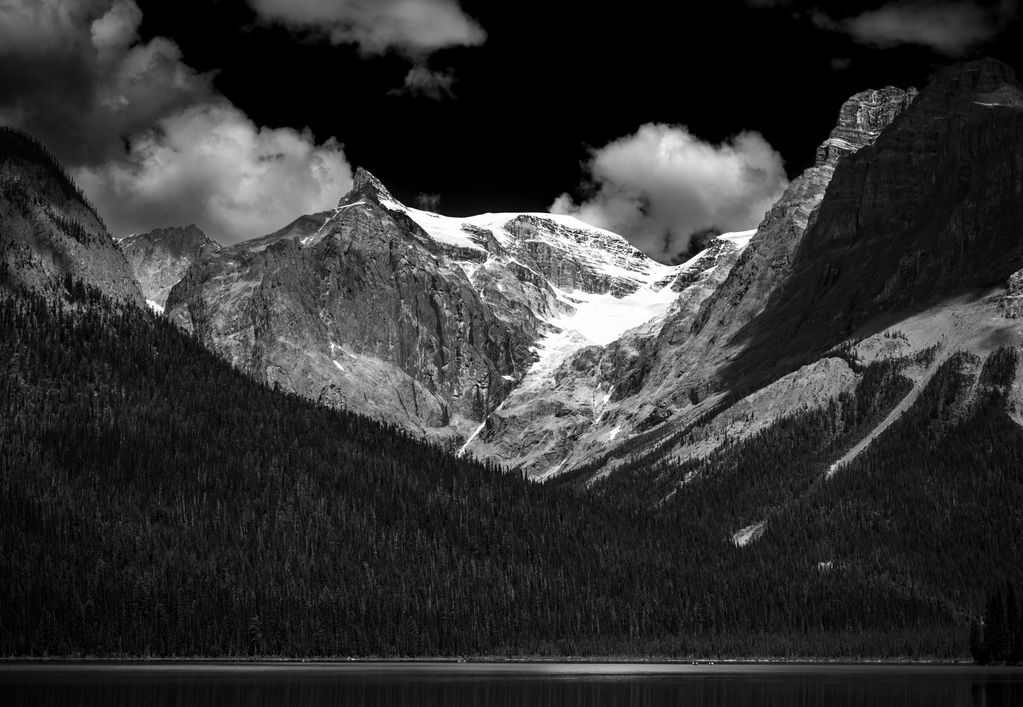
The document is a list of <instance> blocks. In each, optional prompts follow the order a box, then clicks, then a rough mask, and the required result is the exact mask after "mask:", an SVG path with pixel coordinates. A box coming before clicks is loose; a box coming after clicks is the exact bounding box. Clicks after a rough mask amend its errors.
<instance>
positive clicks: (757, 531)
mask: <svg viewBox="0 0 1023 707" xmlns="http://www.w3.org/2000/svg"><path fill="white" fill-rule="evenodd" d="M766 529H767V521H766V520H762V521H759V522H757V523H754V524H753V525H747V526H746V527H745V528H743V529H742V530H738V531H736V532H735V533H733V534H732V542H733V543H734V544H735V546H736V547H746V546H747V545H749V544H750V543H753V542H756V541H757V540H759V539H760V536H761V535H763V534H764V530H766Z"/></svg>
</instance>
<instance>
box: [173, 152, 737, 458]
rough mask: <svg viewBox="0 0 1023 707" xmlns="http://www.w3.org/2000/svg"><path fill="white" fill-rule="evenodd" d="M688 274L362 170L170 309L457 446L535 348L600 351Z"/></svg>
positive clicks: (241, 349) (573, 232) (309, 382)
mask: <svg viewBox="0 0 1023 707" xmlns="http://www.w3.org/2000/svg"><path fill="white" fill-rule="evenodd" d="M725 242H727V239H726V241H722V243H725ZM715 247H716V248H720V247H723V246H721V245H717V246H715ZM731 247H735V244H734V243H732V244H731ZM699 262H700V263H704V264H705V265H706V266H707V267H708V268H710V267H713V265H711V264H710V263H709V262H708V261H707V260H706V259H704V260H699ZM692 270H693V265H690V264H683V265H682V266H675V267H671V266H665V265H661V264H659V263H656V262H655V261H653V260H651V259H649V258H647V257H646V256H645V255H643V254H642V253H641V252H639V251H638V250H636V249H635V248H633V247H632V246H631V245H629V244H628V242H627V241H625V239H623V238H621V237H620V236H618V235H616V234H613V233H610V232H608V231H602V230H600V229H595V228H592V227H590V226H588V225H586V224H583V223H582V222H580V221H577V220H576V219H573V218H571V217H566V216H552V215H549V214H514V213H513V214H483V215H480V216H475V217H469V218H465V219H458V218H451V217H444V216H440V215H439V214H434V213H430V212H425V211H421V210H417V209H412V208H409V207H406V206H405V205H403V204H401V203H400V202H398V201H397V200H396V199H394V197H393V196H392V195H391V194H390V192H389V191H388V190H387V189H386V188H385V187H384V186H383V185H382V184H381V183H380V182H379V181H378V180H377V179H376V178H375V177H373V176H372V175H371V174H370V173H369V172H367V171H366V170H359V171H358V172H357V173H356V178H355V184H354V186H353V188H352V190H351V191H350V192H349V193H348V194H346V195H345V196H344V197H343V198H342V199H341V201H340V202H339V203H338V206H337V207H336V208H335V209H333V210H332V211H328V212H323V213H320V214H311V215H309V216H304V217H302V218H300V219H298V220H296V221H295V222H293V223H292V224H290V225H289V226H287V227H285V228H284V229H281V230H280V231H278V232H276V233H274V234H270V235H268V236H264V237H261V238H256V239H253V240H250V241H244V242H242V243H239V244H235V245H232V246H229V247H226V248H223V249H222V250H220V251H217V252H209V253H206V254H205V255H204V256H203V257H202V258H200V259H199V260H198V261H197V262H196V263H194V264H193V265H192V266H191V267H190V268H189V269H188V271H187V272H186V273H185V275H184V277H183V278H182V280H181V282H180V283H179V284H177V285H176V286H174V287H173V289H172V290H171V293H170V296H169V297H168V301H167V314H168V316H170V317H171V318H172V319H173V320H174V321H177V322H178V323H180V324H181V325H182V326H184V327H186V328H188V329H190V330H192V331H194V332H195V333H196V334H198V335H199V336H200V338H201V339H202V340H203V341H205V342H206V343H207V344H208V345H209V346H210V347H211V348H212V349H213V350H215V351H217V352H218V353H220V354H221V355H223V356H225V357H226V358H228V359H229V360H230V361H232V362H233V363H235V364H236V365H239V366H240V367H242V368H243V369H245V370H247V371H249V372H250V373H251V374H252V375H254V376H255V377H257V378H259V379H261V380H266V381H268V382H270V383H273V384H277V385H280V386H282V387H283V388H285V389H287V390H293V391H295V392H299V393H301V394H303V395H306V396H307V397H310V398H313V399H315V400H318V401H320V402H322V403H324V404H327V405H335V406H344V407H348V408H351V409H353V410H356V411H359V412H365V413H367V414H369V415H371V416H374V417H377V418H379V419H383V420H386V421H389V422H392V423H394V424H397V425H399V426H401V427H404V428H406V429H409V430H411V431H413V432H415V433H416V434H422V435H426V436H428V437H430V438H432V439H437V440H447V441H449V442H450V443H451V444H452V445H462V444H463V443H464V442H465V440H466V439H467V438H469V437H471V436H472V434H473V432H474V431H475V430H477V429H478V426H479V425H480V423H482V421H483V420H484V419H485V418H486V416H487V415H489V414H490V413H491V412H493V411H494V410H495V409H496V408H497V407H498V406H499V405H500V404H501V403H502V402H503V401H504V399H505V398H506V397H507V396H508V394H509V393H510V392H511V391H512V390H513V389H515V388H516V387H517V386H518V384H519V383H520V382H521V381H522V380H523V378H524V377H525V376H526V375H527V373H529V371H531V370H532V369H533V368H534V366H535V365H536V364H538V363H539V364H541V365H546V364H547V363H549V361H548V358H549V355H548V354H550V351H551V347H549V346H545V345H541V342H546V341H548V340H549V339H551V338H552V337H554V338H557V337H561V338H560V339H559V341H560V343H559V344H558V347H557V348H558V352H559V353H558V354H557V355H559V356H564V355H567V354H568V353H569V352H571V351H574V350H576V349H578V348H581V347H583V346H587V345H593V344H605V343H607V342H608V341H610V340H611V339H613V338H615V337H616V336H617V335H618V334H620V333H621V332H624V331H625V330H627V329H630V328H632V327H633V326H636V325H639V324H642V323H644V322H646V321H648V320H649V319H651V318H652V317H654V316H657V315H659V314H660V313H662V312H664V311H666V310H667V309H668V308H669V307H670V306H671V303H672V302H673V301H674V300H675V299H676V298H677V294H678V293H677V292H675V290H674V289H673V287H675V286H678V283H679V282H680V281H679V277H680V276H682V277H691V276H692V273H691V271H692ZM545 352H546V353H545ZM559 360H560V359H559Z"/></svg>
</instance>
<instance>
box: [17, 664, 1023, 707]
mask: <svg viewBox="0 0 1023 707" xmlns="http://www.w3.org/2000/svg"><path fill="white" fill-rule="evenodd" d="M541 670H543V671H544V673H545V674H544V673H538V672H537V671H536V669H535V668H534V669H532V670H512V671H509V672H495V671H494V670H492V669H487V668H481V667H479V666H473V667H468V668H465V669H462V670H458V669H452V668H451V667H441V668H439V669H427V668H422V667H419V668H413V669H402V668H394V667H384V668H370V669H359V668H357V667H356V668H343V669H338V668H336V667H333V668H314V669H304V668H285V667H282V666H276V667H270V668H267V667H264V668H258V667H250V668H226V667H225V668H219V669H218V668H211V667H209V666H200V667H191V668H190V667H187V666H181V667H176V668H173V669H166V668H157V669H140V668H123V669H103V670H88V669H82V668H75V669H55V670H53V669H51V670H47V669H40V668H30V669H18V668H11V667H8V668H5V669H3V670H0V704H2V705H19V706H21V705H24V706H25V707H32V706H35V705H39V706H46V707H58V706H59V707H66V706H68V705H74V706H75V707H89V706H92V705H96V706H97V707H128V706H129V705H131V706H132V707H164V706H166V707H185V706H191V705H194V706H196V707H214V706H218V707H220V706H227V707H299V706H301V707H321V706H323V707H325V706H327V705H330V706H332V707H333V706H341V705H344V706H346V707H348V706H350V707H397V706H399V705H401V706H402V707H440V706H441V705H443V706H444V707H463V706H464V707H512V706H515V707H518V706H520V705H530V706H531V707H584V706H585V707H609V706H611V705H614V706H616V707H617V706H619V705H622V706H625V705H627V706H629V707H662V706H666V705H672V706H674V705H679V706H692V707H712V706H713V707H747V706H752V705H757V706H758V707H774V706H778V707H782V706H784V707H808V706H810V705H814V706H818V705H820V706H827V707H868V706H876V705H884V706H885V707H889V706H891V707H915V706H917V705H920V706H923V705H927V706H938V707H942V706H949V707H952V706H955V707H960V706H967V705H968V706H970V707H1009V706H1012V707H1018V706H1019V705H1023V672H1021V671H1018V670H1010V669H1001V670H999V669H991V670H977V669H972V668H965V667H964V668H954V667H953V668H940V667H927V668H891V667H844V668H842V667H837V668H830V667H820V668H783V667H777V666H775V667H769V668H764V667H762V666H751V667H749V668H742V667H734V666H733V667H729V668H724V667H723V668H721V669H717V670H715V669H704V670H702V671H693V670H688V671H685V670H679V671H677V672H675V673H673V674H656V673H648V674H636V673H632V672H628V671H627V670H626V671H622V670H620V669H619V670H617V672H616V673H615V674H612V675H604V674H599V673H598V672H597V671H593V672H589V673H584V674H578V673H576V672H574V671H573V670H572V669H571V668H570V669H568V670H557V669H553V670H552V669H551V668H550V667H544V668H541Z"/></svg>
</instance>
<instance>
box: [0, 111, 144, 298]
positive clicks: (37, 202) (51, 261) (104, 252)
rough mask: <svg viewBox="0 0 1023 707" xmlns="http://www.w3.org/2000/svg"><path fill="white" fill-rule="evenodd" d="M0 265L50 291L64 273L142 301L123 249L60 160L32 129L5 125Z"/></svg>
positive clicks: (0, 163) (56, 290)
mask: <svg viewBox="0 0 1023 707" xmlns="http://www.w3.org/2000/svg"><path fill="white" fill-rule="evenodd" d="M0 267H2V268H3V270H4V272H5V278H0V280H3V279H7V280H8V281H9V283H11V284H13V285H15V286H17V287H26V288H29V289H33V290H35V291H36V292H38V293H40V294H42V295H44V296H46V297H48V298H51V299H55V298H62V297H64V295H65V294H66V289H65V286H64V281H65V278H66V277H68V276H70V277H71V279H72V280H77V281H82V282H85V283H88V284H90V285H92V286H94V287H97V288H99V290H100V291H102V292H103V293H104V294H106V295H107V296H109V297H111V298H113V299H115V300H119V301H122V302H129V303H131V304H134V305H139V306H142V304H143V300H142V294H141V293H140V292H139V288H138V285H137V284H136V283H135V280H134V278H133V277H132V275H131V269H130V268H129V267H128V263H127V261H126V260H125V259H124V255H123V254H122V253H121V251H120V250H118V249H117V246H116V245H115V244H114V241H113V239H112V238H111V237H110V234H109V233H108V232H107V229H106V227H105V226H104V225H103V222H102V221H101V220H100V218H99V216H97V214H96V211H95V209H93V207H92V206H91V205H90V204H89V203H88V202H87V201H86V200H85V197H84V196H83V195H82V193H81V192H80V191H79V189H78V187H77V186H75V184H74V183H73V182H72V181H71V179H70V178H69V177H68V176H67V174H66V173H65V172H64V170H63V168H62V167H61V166H60V165H59V164H58V163H57V162H56V160H55V159H54V158H53V157H52V156H51V155H50V154H49V153H47V152H46V150H45V149H44V148H43V147H42V146H41V145H39V144H38V143H37V142H35V140H33V139H32V138H31V137H29V136H28V135H26V134H24V133H21V132H19V131H16V130H12V129H9V128H0Z"/></svg>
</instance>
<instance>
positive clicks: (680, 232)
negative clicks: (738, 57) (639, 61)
mask: <svg viewBox="0 0 1023 707" xmlns="http://www.w3.org/2000/svg"><path fill="white" fill-rule="evenodd" d="M585 170H586V178H587V184H586V190H587V192H588V196H586V197H585V198H583V199H582V200H580V201H576V200H574V199H573V198H572V197H571V196H570V195H568V194H562V195H561V196H559V197H558V198H557V199H555V201H554V203H553V204H551V206H550V210H551V211H552V212H553V213H561V214H572V215H574V216H576V217H577V218H579V219H581V220H583V221H586V222H587V223H590V224H592V225H594V226H598V227H600V228H606V229H608V230H611V231H615V232H617V233H620V234H622V235H623V236H625V237H627V238H628V239H629V240H630V241H631V242H632V243H633V244H634V245H635V246H636V247H637V248H639V249H640V250H642V251H644V252H646V253H647V254H648V255H650V256H651V257H654V258H657V259H659V260H665V261H666V260H670V259H671V258H672V257H673V256H675V255H677V254H678V253H680V252H684V251H685V250H687V248H688V246H689V240H690V238H691V236H692V235H693V234H694V233H698V232H700V231H704V230H706V229H718V230H721V231H738V230H745V229H750V228H755V227H756V226H757V225H758V224H759V222H760V221H761V220H762V218H763V216H764V214H765V213H766V211H767V210H768V209H769V208H770V206H771V205H772V204H773V203H774V202H775V201H777V199H778V197H780V196H781V193H782V192H783V191H784V189H785V187H786V186H787V185H788V180H787V178H786V175H785V169H784V165H783V162H782V158H781V155H780V154H779V153H778V152H777V151H776V150H774V149H773V148H772V147H771V146H770V145H769V144H768V143H767V141H766V140H765V139H764V138H763V137H762V136H761V135H760V134H758V133H755V132H743V133H740V134H738V135H736V136H735V137H733V138H731V139H729V140H727V141H725V142H723V143H721V144H719V145H715V144H711V143H709V142H706V141H704V140H701V139H700V138H698V137H696V136H694V135H693V134H692V133H690V132H689V130H688V129H687V128H685V127H683V126H673V125H665V124H660V123H648V124H646V125H643V126H641V127H640V128H639V130H637V131H636V132H635V133H634V134H632V135H628V136H626V137H623V138H620V139H618V140H615V141H613V142H611V143H609V144H608V145H605V146H604V147H601V148H599V149H595V150H593V151H592V152H591V155H590V159H589V161H588V162H587V163H586V165H585Z"/></svg>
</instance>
